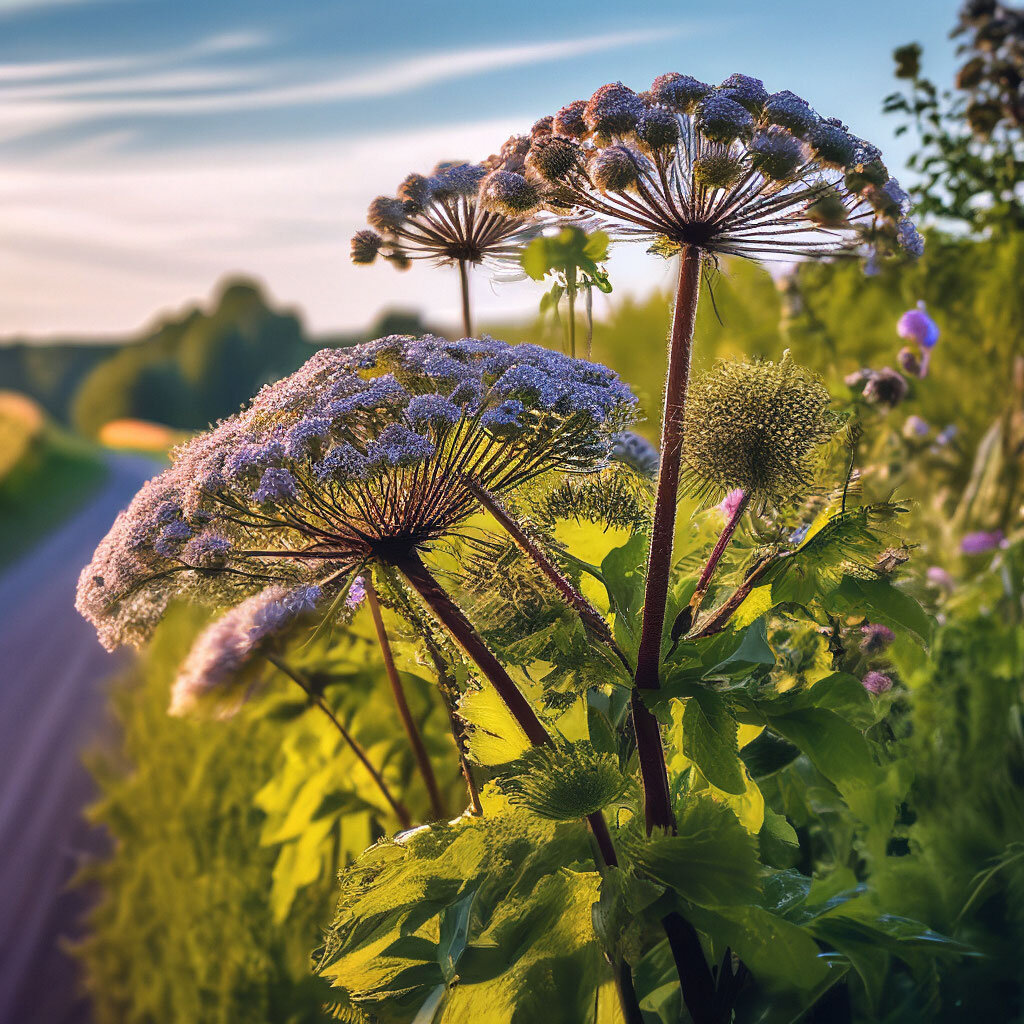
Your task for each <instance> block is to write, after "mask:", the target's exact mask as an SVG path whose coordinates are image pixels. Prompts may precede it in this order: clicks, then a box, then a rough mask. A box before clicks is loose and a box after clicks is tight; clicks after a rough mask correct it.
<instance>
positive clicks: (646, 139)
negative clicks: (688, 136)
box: [636, 107, 679, 151]
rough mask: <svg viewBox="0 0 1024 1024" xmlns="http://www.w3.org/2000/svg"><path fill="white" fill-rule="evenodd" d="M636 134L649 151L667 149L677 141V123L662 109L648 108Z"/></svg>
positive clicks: (668, 112)
mask: <svg viewBox="0 0 1024 1024" xmlns="http://www.w3.org/2000/svg"><path fill="white" fill-rule="evenodd" d="M636 134H637V138H638V139H639V140H640V141H641V142H642V143H643V144H644V146H645V147H646V148H647V149H649V150H652V151H653V150H658V149H668V148H669V147H670V146H674V145H675V144H676V143H677V142H678V141H679V122H678V121H677V120H676V117H675V115H674V114H673V113H672V112H671V111H670V110H666V109H665V108H664V107H648V108H647V111H646V112H645V113H644V116H643V118H642V119H641V121H640V124H639V126H638V127H637V131H636Z"/></svg>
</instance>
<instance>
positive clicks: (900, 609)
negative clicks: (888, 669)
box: [835, 576, 935, 645]
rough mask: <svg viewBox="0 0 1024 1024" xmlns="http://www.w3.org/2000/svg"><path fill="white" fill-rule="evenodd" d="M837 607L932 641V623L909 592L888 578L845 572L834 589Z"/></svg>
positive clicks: (922, 639)
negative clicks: (843, 577) (845, 575)
mask: <svg viewBox="0 0 1024 1024" xmlns="http://www.w3.org/2000/svg"><path fill="white" fill-rule="evenodd" d="M835 598H836V602H837V605H838V607H839V609H840V610H842V611H846V612H847V613H848V614H861V615H867V616H868V618H870V619H871V620H872V621H874V622H881V623H882V624H883V625H886V626H890V627H892V628H893V629H906V630H909V631H910V632H911V633H913V634H914V636H915V637H917V638H918V640H919V641H920V642H921V643H922V644H924V645H927V644H929V643H931V638H932V633H933V631H934V628H935V624H934V622H933V620H932V618H931V616H929V615H928V613H927V612H925V610H924V609H923V608H922V607H921V605H920V604H918V602H917V601H915V600H914V598H912V597H911V596H910V595H909V594H907V593H905V592H904V591H902V590H900V589H899V587H897V586H896V585H895V584H894V583H892V582H890V581H889V580H862V579H858V578H856V577H853V576H847V577H846V578H845V579H844V580H843V582H842V584H841V585H840V586H839V589H838V590H837V591H836V593H835Z"/></svg>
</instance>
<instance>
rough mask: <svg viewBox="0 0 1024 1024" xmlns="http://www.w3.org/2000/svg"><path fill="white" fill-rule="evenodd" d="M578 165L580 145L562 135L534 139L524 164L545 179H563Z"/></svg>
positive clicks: (554, 180) (555, 180)
mask: <svg viewBox="0 0 1024 1024" xmlns="http://www.w3.org/2000/svg"><path fill="white" fill-rule="evenodd" d="M579 165H580V147H579V146H578V145H577V143H575V142H574V141H573V140H572V139H569V138H566V137H565V136H564V135H544V136H542V137H541V138H539V139H536V140H535V141H534V143H533V145H532V146H531V147H530V152H529V155H528V156H527V157H526V166H527V167H528V168H529V169H530V170H531V171H533V172H535V173H536V174H538V175H539V176H540V177H541V178H543V179H544V180H545V181H551V182H559V181H564V180H565V179H566V178H567V177H568V176H569V175H570V174H571V173H572V171H573V170H574V168H576V167H578V166H579Z"/></svg>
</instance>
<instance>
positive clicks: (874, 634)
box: [860, 622, 896, 654]
mask: <svg viewBox="0 0 1024 1024" xmlns="http://www.w3.org/2000/svg"><path fill="white" fill-rule="evenodd" d="M860 631H861V633H862V634H863V635H864V639H863V640H861V642H860V649H861V650H862V651H863V652H864V653H865V654H880V653H881V652H882V651H884V650H885V649H886V648H887V647H888V646H889V645H890V644H891V643H892V642H893V640H895V639H896V634H895V633H894V632H893V631H892V630H891V629H890V628H889V627H888V626H883V625H882V624H881V623H879V622H868V623H865V624H864V625H863V626H861V627H860Z"/></svg>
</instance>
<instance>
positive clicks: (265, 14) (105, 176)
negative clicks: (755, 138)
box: [0, 0, 957, 336]
mask: <svg viewBox="0 0 1024 1024" xmlns="http://www.w3.org/2000/svg"><path fill="white" fill-rule="evenodd" d="M956 7H957V3H956V0H917V2H910V0H904V2H893V0H888V2H883V0H859V2H857V3H855V4H822V3H820V2H816V3H811V2H805V0H790V2H785V3H773V4H768V3H764V2H763V0H762V2H752V0H719V2H718V3H715V4H706V3H702V4H697V3H690V2H686V0H675V2H669V0H660V2H645V3H632V4H630V3H623V2H621V0H620V2H617V3H611V2H608V0H585V2H581V0H564V2H562V3H559V4H548V3H543V4H542V3H516V2H509V0H506V2H503V3H500V4H490V5H488V4H480V3H461V2H460V3H441V4H438V3H436V2H435V3H432V4H430V3H422V2H415V3H413V2H408V0H398V2H395V0H391V2H378V3H352V2H348V0H343V2H335V3H324V2H319V3H317V2H312V0H290V2H288V3H281V2H280V0H277V2H269V0H245V2H242V0H206V2H204V3H189V2H186V0H176V2H168V0H0V280H3V282H4V287H3V288H2V289H0V335H10V334H15V333H26V334H33V335H39V336H45V335H48V334H55V333H72V334H76V335H90V334H103V333H108V332H114V333H123V332H128V331H131V330H133V329H135V328H137V327H139V326H141V325H142V324H143V323H144V322H146V321H147V320H149V319H150V318H151V317H152V316H153V315H155V314H156V313H157V312H159V311H160V310H163V309H168V308H175V307H177V306H180V305H181V304H183V303H185V302H188V301H190V300H195V299H199V298H202V297H204V296H205V295H207V294H208V293H209V292H210V290H211V288H212V286H213V285H214V283H215V281H216V280H217V279H218V278H219V277H220V276H222V275H223V274H225V273H229V272H243V273H249V274H253V275H256V276H258V277H261V278H262V279H264V280H265V281H266V282H267V284H268V286H269V288H270V290H271V292H272V293H273V294H274V295H275V297H276V298H278V299H279V300H280V301H282V302H287V303H289V304H295V305H296V306H298V307H299V308H301V309H302V310H303V311H304V312H305V314H306V315H307V318H308V319H309V321H310V322H311V325H312V326H313V328H314V329H316V330H320V331H323V330H331V329H335V328H348V327H355V326H361V325H363V324H366V323H368V322H369V321H370V320H372V319H373V318H374V316H375V314H376V313H377V312H378V311H379V309H380V308H382V307H383V306H385V305H389V304H392V305H404V306H413V307H419V308H422V309H424V310H425V311H426V312H427V313H428V314H429V315H431V316H433V317H434V318H435V319H436V320H439V321H441V322H445V321H448V320H450V321H454V320H455V317H456V303H455V291H454V283H453V282H449V281H447V278H446V275H445V272H444V271H431V270H429V269H428V268H426V267H417V268H415V269H414V270H413V271H412V272H410V273H408V274H404V275H398V274H396V273H395V272H393V271H392V270H391V268H389V267H372V268H356V267H352V266H351V265H349V264H348V262H347V249H348V237H349V236H350V235H351V233H352V231H353V230H355V229H356V228H358V227H360V226H361V216H362V212H363V210H364V209H365V206H366V204H367V202H368V201H369V200H370V199H371V198H372V197H373V196H374V195H376V194H377V193H378V192H381V191H390V190H392V189H393V188H394V186H395V185H396V184H397V182H398V181H399V180H400V179H401V178H402V177H404V175H405V174H406V173H408V172H409V171H411V170H428V169H429V168H430V166H432V164H433V163H434V162H436V161H437V160H438V159H447V158H453V157H458V158H480V157H482V156H485V155H487V153H489V152H491V151H493V150H494V149H496V148H497V147H498V146H499V145H500V143H501V142H502V140H503V139H504V138H505V137H506V136H507V135H508V134H510V133H511V132H512V131H515V130H523V129H526V128H528V126H529V125H530V123H532V121H533V120H535V119H536V118H537V117H539V116H541V115H542V114H544V113H549V112H551V111H552V110H554V109H556V108H557V107H559V106H562V105H563V104H564V103H567V102H569V101H570V100H573V99H577V98H580V97H586V96H588V95H589V94H590V93H591V92H592V91H593V90H594V89H595V88H596V87H597V86H599V85H601V84H602V83H603V82H605V81H610V80H616V79H620V80H622V81H625V82H626V83H627V84H629V85H632V86H634V87H635V88H638V89H641V88H645V87H646V86H647V85H648V84H649V83H650V81H651V79H652V78H653V77H654V76H655V75H657V74H660V73H661V72H663V71H667V70H675V71H683V72H687V73H690V74H693V75H696V76H697V77H699V78H702V79H704V80H706V81H711V82H715V81H720V80H721V79H722V78H724V77H725V76H726V75H728V74H730V73H732V72H734V71H741V72H743V73H745V74H753V75H756V76H758V77H761V78H763V79H764V80H765V83H766V85H767V86H768V87H769V88H770V89H773V90H775V89H783V88H789V89H792V90H794V91H795V92H798V93H800V94H801V95H803V96H805V97H806V98H807V99H808V100H809V101H810V102H811V103H812V104H813V105H814V106H815V107H816V108H817V109H818V110H820V111H822V112H823V113H826V114H830V115H837V116H839V117H842V118H843V119H844V120H845V121H848V122H849V123H850V125H851V127H852V128H853V129H854V131H856V132H857V133H858V134H860V135H862V136H864V137H866V138H869V139H872V140H873V141H876V142H878V143H879V144H880V145H882V147H883V150H885V152H886V155H887V158H888V162H889V164H890V167H891V168H893V169H894V170H898V169H899V168H900V166H901V164H902V162H903V161H904V160H905V158H906V155H907V150H906V145H907V143H906V141H905V140H899V141H897V142H894V140H893V138H892V128H893V127H894V125H893V123H891V122H890V121H888V120H887V119H885V118H883V117H882V116H881V115H880V113H879V110H880V106H881V100H882V97H883V96H884V95H885V94H886V93H887V92H889V91H891V89H892V87H893V79H892V77H891V69H892V62H891V57H890V53H891V51H892V49H893V48H894V47H895V46H897V45H899V44H901V43H904V42H909V41H911V40H917V41H919V42H921V43H922V44H923V45H924V46H925V50H926V61H927V68H928V71H929V72H930V73H931V74H932V76H933V77H934V78H935V79H936V80H937V81H939V82H946V81H948V80H949V79H950V78H951V77H952V71H953V67H954V58H953V52H952V45H951V44H950V42H949V40H948V39H947V38H946V33H947V32H948V29H949V26H950V25H951V24H952V22H953V19H954V14H955V10H956ZM612 270H613V280H615V281H616V284H617V287H618V290H619V291H620V292H622V291H639V290H642V289H643V288H645V287H650V285H651V284H652V283H660V280H661V278H662V276H663V274H664V268H663V267H660V266H652V262H651V260H649V259H648V258H646V257H642V256H641V255H639V254H636V253H623V254H622V255H620V256H617V257H615V259H614V260H613V266H612ZM475 289H476V293H477V304H478V307H479V308H481V309H486V310H489V311H491V312H493V313H495V314H505V313H510V312H513V311H517V310H522V309H528V308H531V307H532V306H533V304H534V303H535V302H536V293H535V292H533V291H531V290H530V289H529V288H528V287H527V286H525V285H497V286H491V285H490V284H489V283H487V282H485V281H484V280H483V279H479V280H477V282H476V284H475Z"/></svg>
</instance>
